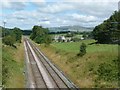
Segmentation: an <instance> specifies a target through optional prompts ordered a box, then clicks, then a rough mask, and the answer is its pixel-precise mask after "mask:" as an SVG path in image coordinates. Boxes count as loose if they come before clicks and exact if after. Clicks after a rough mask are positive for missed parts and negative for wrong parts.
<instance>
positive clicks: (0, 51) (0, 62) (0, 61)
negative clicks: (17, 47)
mask: <svg viewBox="0 0 120 90" xmlns="http://www.w3.org/2000/svg"><path fill="white" fill-rule="evenodd" d="M0 85H2V40H1V38H0Z"/></svg>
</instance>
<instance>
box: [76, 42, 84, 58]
mask: <svg viewBox="0 0 120 90" xmlns="http://www.w3.org/2000/svg"><path fill="white" fill-rule="evenodd" d="M85 54H86V44H85V43H82V44H81V46H80V52H79V53H78V54H77V56H84V55H85Z"/></svg>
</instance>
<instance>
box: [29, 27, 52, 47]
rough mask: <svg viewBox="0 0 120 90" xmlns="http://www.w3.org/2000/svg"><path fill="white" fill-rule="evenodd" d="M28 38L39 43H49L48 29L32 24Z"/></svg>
mask: <svg viewBox="0 0 120 90" xmlns="http://www.w3.org/2000/svg"><path fill="white" fill-rule="evenodd" d="M30 38H31V39H32V40H34V41H35V42H36V43H39V44H42V43H45V44H48V45H49V44H50V43H51V37H50V36H49V30H48V29H47V28H42V26H34V27H33V29H32V34H31V36H30Z"/></svg>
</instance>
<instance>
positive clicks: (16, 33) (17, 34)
mask: <svg viewBox="0 0 120 90" xmlns="http://www.w3.org/2000/svg"><path fill="white" fill-rule="evenodd" d="M13 34H14V36H15V39H16V41H18V42H21V38H22V31H21V30H20V29H19V28H17V27H15V28H14V29H13Z"/></svg>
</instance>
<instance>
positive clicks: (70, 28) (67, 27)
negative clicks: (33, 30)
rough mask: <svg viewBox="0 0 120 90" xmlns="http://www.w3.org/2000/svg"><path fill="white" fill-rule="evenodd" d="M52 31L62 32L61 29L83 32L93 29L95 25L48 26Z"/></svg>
mask: <svg viewBox="0 0 120 90" xmlns="http://www.w3.org/2000/svg"><path fill="white" fill-rule="evenodd" d="M48 29H49V30H50V32H60V31H74V32H77V31H78V32H83V31H92V30H93V29H94V28H93V27H90V28H88V27H82V26H61V27H50V28H48Z"/></svg>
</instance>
